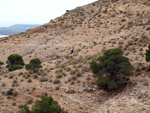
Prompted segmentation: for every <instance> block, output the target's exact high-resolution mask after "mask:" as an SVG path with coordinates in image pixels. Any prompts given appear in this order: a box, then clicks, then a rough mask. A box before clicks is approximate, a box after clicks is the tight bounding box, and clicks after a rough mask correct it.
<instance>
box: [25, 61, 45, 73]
mask: <svg viewBox="0 0 150 113" xmlns="http://www.w3.org/2000/svg"><path fill="white" fill-rule="evenodd" d="M25 68H26V70H29V71H33V72H34V73H36V72H37V71H38V69H39V68H42V65H41V61H40V59H39V58H34V59H32V60H31V61H30V63H29V64H26V66H25Z"/></svg>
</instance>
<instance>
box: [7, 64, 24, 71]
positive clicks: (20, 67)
mask: <svg viewBox="0 0 150 113" xmlns="http://www.w3.org/2000/svg"><path fill="white" fill-rule="evenodd" d="M22 68H23V66H21V65H12V66H11V67H10V68H9V69H8V70H9V71H13V70H17V69H22Z"/></svg>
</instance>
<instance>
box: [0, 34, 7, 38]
mask: <svg viewBox="0 0 150 113" xmlns="http://www.w3.org/2000/svg"><path fill="white" fill-rule="evenodd" d="M7 36H9V35H0V38H3V37H7Z"/></svg>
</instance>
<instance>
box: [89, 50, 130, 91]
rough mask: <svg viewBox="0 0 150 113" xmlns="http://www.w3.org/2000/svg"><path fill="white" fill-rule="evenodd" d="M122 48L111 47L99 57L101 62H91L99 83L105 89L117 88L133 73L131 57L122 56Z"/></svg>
mask: <svg viewBox="0 0 150 113" xmlns="http://www.w3.org/2000/svg"><path fill="white" fill-rule="evenodd" d="M122 55H123V51H122V50H121V49H120V48H115V49H109V50H107V51H105V52H104V55H103V56H100V57H99V63H97V62H95V61H93V62H91V63H90V68H91V70H92V72H93V73H94V74H95V75H96V77H97V78H98V79H97V85H98V86H100V87H101V88H103V89H110V90H111V89H116V88H118V85H121V84H124V83H125V77H127V76H128V75H132V66H131V64H130V62H129V59H128V58H126V57H124V56H122Z"/></svg>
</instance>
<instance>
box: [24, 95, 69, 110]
mask: <svg viewBox="0 0 150 113" xmlns="http://www.w3.org/2000/svg"><path fill="white" fill-rule="evenodd" d="M22 113H67V112H66V111H64V109H63V108H61V106H60V105H59V104H58V102H57V101H54V100H53V98H52V97H47V96H42V97H41V100H37V101H36V102H35V104H34V105H33V107H32V110H30V109H29V108H28V106H27V105H24V108H23V110H22Z"/></svg>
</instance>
